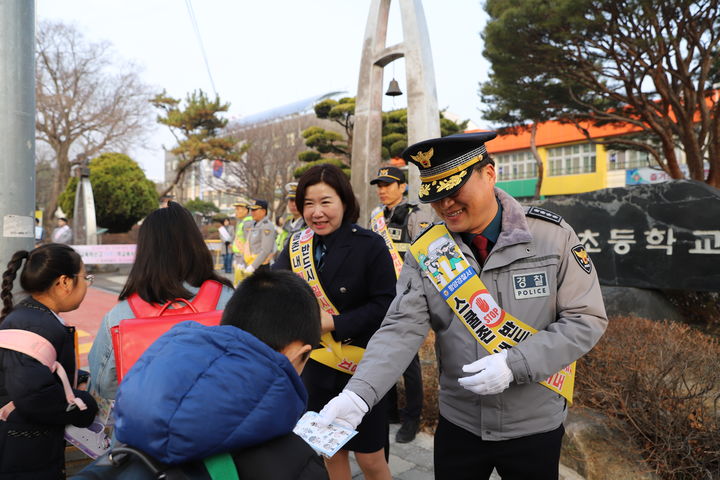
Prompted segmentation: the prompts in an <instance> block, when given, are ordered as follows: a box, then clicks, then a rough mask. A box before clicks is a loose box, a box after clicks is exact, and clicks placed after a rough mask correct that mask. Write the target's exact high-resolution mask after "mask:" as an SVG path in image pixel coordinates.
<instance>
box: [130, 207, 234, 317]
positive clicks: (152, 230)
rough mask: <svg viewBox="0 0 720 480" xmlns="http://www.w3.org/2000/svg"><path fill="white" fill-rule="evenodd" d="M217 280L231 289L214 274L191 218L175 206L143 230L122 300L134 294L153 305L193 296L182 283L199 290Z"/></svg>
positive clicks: (155, 215) (155, 213) (153, 218)
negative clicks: (201, 286)
mask: <svg viewBox="0 0 720 480" xmlns="http://www.w3.org/2000/svg"><path fill="white" fill-rule="evenodd" d="M205 280H215V281H218V282H220V283H222V284H224V285H227V286H229V287H231V288H232V283H231V282H230V280H228V279H226V278H225V277H221V276H220V275H218V274H216V273H215V271H214V263H213V259H212V256H211V255H210V250H208V247H207V245H206V244H205V241H204V240H203V236H202V233H200V229H199V228H198V227H197V225H196V224H195V220H194V219H193V216H192V214H191V213H190V212H189V211H188V210H187V209H186V208H185V207H183V206H182V205H180V204H179V203H176V202H168V205H167V208H159V209H157V210H155V211H153V212H152V213H150V215H148V216H147V217H146V218H145V220H143V223H142V225H141V226H140V232H139V234H138V241H137V250H136V252H135V263H133V266H132V268H131V269H130V274H129V275H128V278H127V281H126V282H125V287H123V290H122V292H120V300H124V299H126V298H127V297H129V296H130V295H132V294H133V293H137V294H138V295H140V298H142V299H143V300H145V301H146V302H151V303H165V302H167V301H169V300H174V299H175V298H186V299H187V298H191V297H192V296H193V294H192V293H190V292H189V291H188V290H187V289H186V288H185V286H184V285H183V282H187V283H188V284H190V285H192V286H193V287H199V286H200V285H202V283H203V282H204V281H205Z"/></svg>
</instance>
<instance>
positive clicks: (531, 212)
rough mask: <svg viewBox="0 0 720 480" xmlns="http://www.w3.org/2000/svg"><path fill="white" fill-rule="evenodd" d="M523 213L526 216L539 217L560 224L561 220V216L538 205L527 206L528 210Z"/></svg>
mask: <svg viewBox="0 0 720 480" xmlns="http://www.w3.org/2000/svg"><path fill="white" fill-rule="evenodd" d="M525 215H527V216H528V217H533V218H539V219H540V220H546V221H548V222H552V223H556V224H558V225H560V222H562V217H561V216H560V215H558V214H557V213H555V212H551V211H550V210H545V209H544V208H540V207H530V208H528V211H527V212H525Z"/></svg>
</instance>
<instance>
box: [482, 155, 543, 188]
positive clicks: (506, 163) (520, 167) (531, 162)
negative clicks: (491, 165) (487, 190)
mask: <svg viewBox="0 0 720 480" xmlns="http://www.w3.org/2000/svg"><path fill="white" fill-rule="evenodd" d="M493 158H494V159H495V171H496V172H497V179H498V181H499V182H502V181H506V180H522V179H524V178H536V177H537V163H536V162H535V157H533V155H532V152H530V151H528V150H526V151H521V152H511V153H500V154H497V155H493Z"/></svg>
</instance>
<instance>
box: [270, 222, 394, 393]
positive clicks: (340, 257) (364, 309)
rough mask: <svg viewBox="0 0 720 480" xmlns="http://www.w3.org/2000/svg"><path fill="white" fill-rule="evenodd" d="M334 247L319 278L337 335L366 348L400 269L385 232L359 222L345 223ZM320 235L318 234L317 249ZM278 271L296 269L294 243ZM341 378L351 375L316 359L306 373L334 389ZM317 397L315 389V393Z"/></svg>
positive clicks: (313, 380)
mask: <svg viewBox="0 0 720 480" xmlns="http://www.w3.org/2000/svg"><path fill="white" fill-rule="evenodd" d="M329 236H330V237H333V238H332V239H329V240H328V242H326V243H329V245H328V250H327V253H326V254H325V257H324V259H323V268H322V269H321V270H320V271H319V272H318V278H319V279H320V283H321V285H322V287H323V290H324V291H325V294H326V295H327V296H328V298H329V299H330V301H331V302H332V304H333V305H334V306H335V308H337V309H338V310H339V311H340V315H336V316H335V317H334V319H335V331H333V332H332V335H333V337H334V338H335V339H336V340H338V341H341V342H344V343H349V344H351V345H356V346H359V347H365V346H366V345H367V343H368V341H369V340H370V337H371V336H372V335H373V333H375V331H376V330H377V329H378V327H380V323H381V322H382V320H383V317H384V316H385V313H386V312H387V309H388V306H389V305H390V302H391V301H392V299H393V297H394V296H395V270H394V268H393V263H392V259H391V258H390V253H389V252H388V249H387V247H386V246H385V242H384V241H383V239H382V237H380V235H378V234H376V233H374V232H372V231H370V230H367V229H364V228H361V227H359V226H357V225H355V224H351V223H343V224H342V225H341V226H340V227H339V228H338V229H337V230H336V231H335V232H333V233H332V234H330V235H329ZM316 240H317V237H314V238H313V248H314V246H315V242H316ZM273 268H274V269H284V270H291V268H290V256H289V247H285V248H284V249H283V251H282V252H281V253H280V255H279V256H278V259H277V261H276V262H275V263H274V264H273ZM336 376H344V377H346V378H349V375H348V374H346V373H343V372H339V371H337V370H334V369H332V368H330V367H326V366H324V365H322V364H320V363H318V362H316V361H314V360H312V359H311V360H310V361H309V362H308V364H307V365H306V366H305V370H304V371H303V379H304V380H305V381H306V382H307V384H315V385H322V386H324V387H327V388H331V385H333V384H334V378H335V377H336ZM311 395H312V392H311Z"/></svg>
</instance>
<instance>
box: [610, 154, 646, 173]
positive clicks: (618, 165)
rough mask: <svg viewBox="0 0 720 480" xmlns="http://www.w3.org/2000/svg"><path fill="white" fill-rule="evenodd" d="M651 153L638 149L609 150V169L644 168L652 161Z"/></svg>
mask: <svg viewBox="0 0 720 480" xmlns="http://www.w3.org/2000/svg"><path fill="white" fill-rule="evenodd" d="M650 162H651V158H650V154H648V153H647V152H641V151H638V150H625V151H618V150H610V151H608V170H631V169H633V168H643V167H647V166H649V165H650V164H651V163H650Z"/></svg>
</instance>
